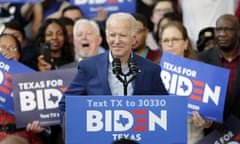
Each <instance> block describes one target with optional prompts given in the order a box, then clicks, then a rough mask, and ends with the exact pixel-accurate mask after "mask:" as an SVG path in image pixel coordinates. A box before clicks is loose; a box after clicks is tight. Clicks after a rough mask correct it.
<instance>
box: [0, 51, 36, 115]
mask: <svg viewBox="0 0 240 144" xmlns="http://www.w3.org/2000/svg"><path fill="white" fill-rule="evenodd" d="M26 72H34V70H33V69H31V68H29V67H27V66H25V65H23V64H21V63H19V62H18V61H15V60H12V59H5V58H4V57H3V56H2V55H1V54H0V109H2V110H4V111H6V112H7V113H9V114H11V115H14V107H13V93H12V91H13V84H12V76H13V74H17V73H26Z"/></svg>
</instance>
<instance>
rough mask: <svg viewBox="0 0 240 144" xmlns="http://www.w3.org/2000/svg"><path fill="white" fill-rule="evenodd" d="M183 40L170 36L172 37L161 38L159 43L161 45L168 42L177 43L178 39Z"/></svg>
mask: <svg viewBox="0 0 240 144" xmlns="http://www.w3.org/2000/svg"><path fill="white" fill-rule="evenodd" d="M181 40H184V39H183V38H172V39H163V40H162V41H161V44H163V45H168V44H169V42H171V43H172V44H177V43H178V42H179V41H181Z"/></svg>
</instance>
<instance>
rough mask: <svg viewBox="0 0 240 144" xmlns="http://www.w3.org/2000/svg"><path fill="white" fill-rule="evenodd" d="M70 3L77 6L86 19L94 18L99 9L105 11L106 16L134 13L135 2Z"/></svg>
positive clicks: (94, 0) (72, 0)
mask: <svg viewBox="0 0 240 144" xmlns="http://www.w3.org/2000/svg"><path fill="white" fill-rule="evenodd" d="M70 3H71V4H72V5H76V6H79V7H80V9H81V10H82V11H83V13H84V16H85V17H87V18H94V17H96V16H97V12H98V9H100V8H103V9H105V10H106V11H107V13H108V15H109V14H111V13H115V12H128V13H134V12H135V11H136V0H70Z"/></svg>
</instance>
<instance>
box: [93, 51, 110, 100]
mask: <svg viewBox="0 0 240 144" xmlns="http://www.w3.org/2000/svg"><path fill="white" fill-rule="evenodd" d="M108 54H109V53H108V52H106V53H104V56H103V57H100V59H99V60H98V61H96V63H97V74H98V75H99V78H100V83H102V84H103V86H102V87H103V89H104V94H105V95H112V94H111V90H110V87H109V84H108V65H109V60H108Z"/></svg>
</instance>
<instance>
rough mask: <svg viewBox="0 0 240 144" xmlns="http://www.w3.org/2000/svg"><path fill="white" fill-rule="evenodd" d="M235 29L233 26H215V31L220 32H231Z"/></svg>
mask: <svg viewBox="0 0 240 144" xmlns="http://www.w3.org/2000/svg"><path fill="white" fill-rule="evenodd" d="M235 30H236V29H235V28H229V27H216V28H215V32H216V33H220V32H226V33H232V32H234V31H235Z"/></svg>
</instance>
